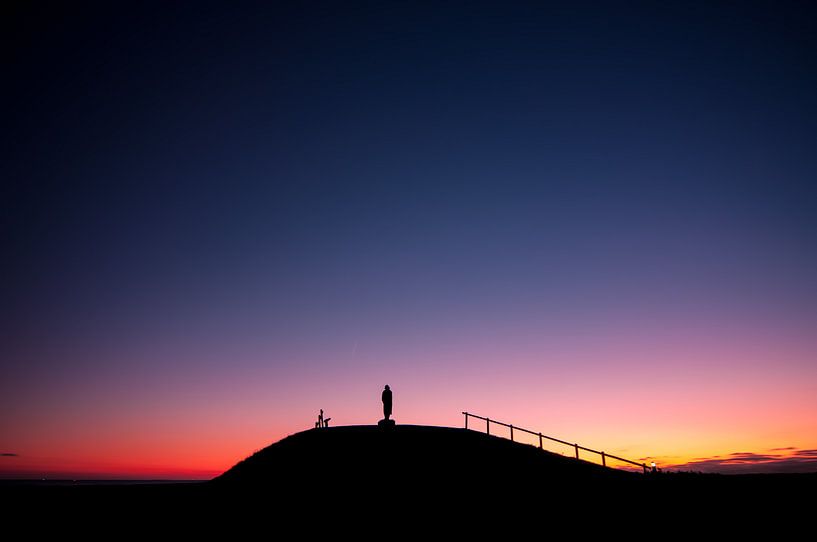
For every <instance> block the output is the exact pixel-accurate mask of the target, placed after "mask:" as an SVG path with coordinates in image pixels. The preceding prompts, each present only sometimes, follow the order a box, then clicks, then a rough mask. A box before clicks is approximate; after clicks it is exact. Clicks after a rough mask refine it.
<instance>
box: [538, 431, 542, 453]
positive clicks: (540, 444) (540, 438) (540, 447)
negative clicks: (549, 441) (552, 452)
mask: <svg viewBox="0 0 817 542" xmlns="http://www.w3.org/2000/svg"><path fill="white" fill-rule="evenodd" d="M539 449H540V450H541V449H542V433H539Z"/></svg>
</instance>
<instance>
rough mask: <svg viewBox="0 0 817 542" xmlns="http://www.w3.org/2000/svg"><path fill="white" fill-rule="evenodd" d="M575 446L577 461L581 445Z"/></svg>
mask: <svg viewBox="0 0 817 542" xmlns="http://www.w3.org/2000/svg"><path fill="white" fill-rule="evenodd" d="M573 446H574V447H575V448H576V459H578V458H579V445H578V444H574V445H573Z"/></svg>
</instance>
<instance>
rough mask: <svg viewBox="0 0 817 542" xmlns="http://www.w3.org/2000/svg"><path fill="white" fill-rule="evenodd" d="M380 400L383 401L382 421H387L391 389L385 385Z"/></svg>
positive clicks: (389, 412)
mask: <svg viewBox="0 0 817 542" xmlns="http://www.w3.org/2000/svg"><path fill="white" fill-rule="evenodd" d="M381 399H382V400H383V416H384V419H386V420H388V419H389V416H391V389H390V388H389V386H388V384H387V385H386V389H385V390H383V395H382V396H381Z"/></svg>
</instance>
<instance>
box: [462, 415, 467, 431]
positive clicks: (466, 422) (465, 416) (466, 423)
mask: <svg viewBox="0 0 817 542" xmlns="http://www.w3.org/2000/svg"><path fill="white" fill-rule="evenodd" d="M463 414H465V428H466V429H468V413H467V412H463Z"/></svg>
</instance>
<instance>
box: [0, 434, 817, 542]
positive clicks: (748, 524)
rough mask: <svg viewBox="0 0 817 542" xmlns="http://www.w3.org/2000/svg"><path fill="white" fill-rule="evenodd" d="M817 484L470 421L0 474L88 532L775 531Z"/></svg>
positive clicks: (61, 520)
mask: <svg viewBox="0 0 817 542" xmlns="http://www.w3.org/2000/svg"><path fill="white" fill-rule="evenodd" d="M815 490H817V474H805V475H750V476H719V475H696V474H657V475H644V474H634V473H627V472H621V471H614V470H612V469H604V468H602V467H600V466H598V465H594V464H590V463H585V462H581V461H576V460H575V459H572V458H566V457H562V456H560V455H554V454H549V453H547V452H542V451H540V450H538V449H536V448H534V447H531V446H526V445H522V444H518V443H513V442H510V441H509V440H506V439H501V438H497V437H489V436H487V435H484V434H482V433H478V432H475V431H466V430H463V429H447V428H434V427H420V426H398V427H396V428H393V429H391V430H382V429H379V428H377V427H374V426H358V427H338V428H331V429H326V430H323V429H322V430H311V431H305V432H303V433H298V434H296V435H293V436H290V437H288V438H286V439H284V440H282V441H280V442H278V443H276V444H273V445H272V446H270V447H268V448H265V449H264V450H262V451H260V452H258V453H257V454H255V455H253V456H252V457H249V458H247V459H246V460H244V461H243V462H241V463H239V464H238V465H236V466H235V467H233V468H232V469H230V470H229V471H228V472H226V473H225V474H224V475H222V476H221V477H219V478H217V479H216V480H213V481H210V482H202V483H179V484H140V485H124V484H123V485H116V484H106V485H93V484H90V485H81V484H64V485H62V484H60V485H50V484H48V485H44V484H37V483H19V482H0V504H2V511H3V513H4V516H5V517H6V518H8V520H10V521H12V522H13V521H24V522H28V523H29V524H30V525H37V526H39V527H40V528H53V527H55V526H57V527H60V526H63V525H69V524H70V525H71V526H73V528H77V527H78V526H79V527H83V528H85V529H86V530H87V529H89V528H91V529H94V528H100V527H101V526H105V525H109V526H112V527H110V528H117V529H119V528H121V527H122V526H124V525H127V526H129V528H131V529H137V530H138V529H140V528H146V529H150V528H153V529H156V528H159V529H167V528H169V527H170V526H172V527H174V528H176V529H183V530H189V529H192V530H202V529H205V530H206V529H209V528H210V527H211V526H212V527H213V528H216V526H217V525H218V526H221V527H222V528H223V527H224V526H225V525H227V526H232V527H234V528H242V529H249V530H250V531H252V530H254V529H257V528H263V529H267V530H268V529H273V530H274V529H278V528H280V527H281V526H282V525H298V526H299V527H305V528H308V529H311V530H315V529H326V528H327V526H330V525H331V526H333V527H332V529H335V528H337V529H339V530H346V531H347V534H348V533H354V532H358V533H359V534H363V532H364V531H366V530H374V531H376V530H378V529H381V528H385V527H389V526H391V527H392V528H395V527H398V526H399V529H401V532H407V531H411V530H416V531H415V532H424V531H426V530H427V529H430V528H432V526H433V529H445V528H451V527H455V528H456V529H457V532H460V533H462V532H463V531H462V529H465V528H467V529H469V530H472V532H482V531H484V530H486V529H487V530H489V531H497V530H502V529H505V528H507V529H510V530H511V531H510V532H518V533H536V534H537V536H538V534H539V533H546V532H547V531H548V529H551V528H554V526H561V527H565V526H566V527H569V529H571V530H572V531H573V532H574V535H577V536H578V535H580V534H582V533H583V534H591V533H606V534H613V533H616V532H619V533H621V532H625V533H631V532H633V531H631V529H637V530H638V532H642V533H644V534H646V533H647V532H649V531H650V529H654V528H660V529H661V530H662V531H663V532H664V533H665V534H668V532H667V531H666V529H667V526H668V525H672V526H673V527H672V529H673V530H675V531H685V532H687V533H689V534H690V535H695V533H697V536H700V535H701V534H702V533H703V532H705V529H704V527H702V526H703V525H710V526H711V525H712V524H713V522H715V524H717V525H720V528H721V530H722V532H726V533H733V534H734V533H737V532H738V531H743V532H755V534H759V532H757V531H755V530H756V529H761V531H760V532H767V533H776V535H778V536H779V535H780V534H781V533H783V532H785V531H786V529H788V528H793V527H794V526H797V525H808V524H811V522H812V521H813V519H814V512H813V511H812V510H813V501H814V494H815ZM31 518H35V519H31ZM150 526H152V527H150ZM342 526H345V529H343V528H342ZM561 527H559V528H561ZM60 528H61V527H60ZM361 529H362V530H361ZM706 532H709V531H706Z"/></svg>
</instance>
